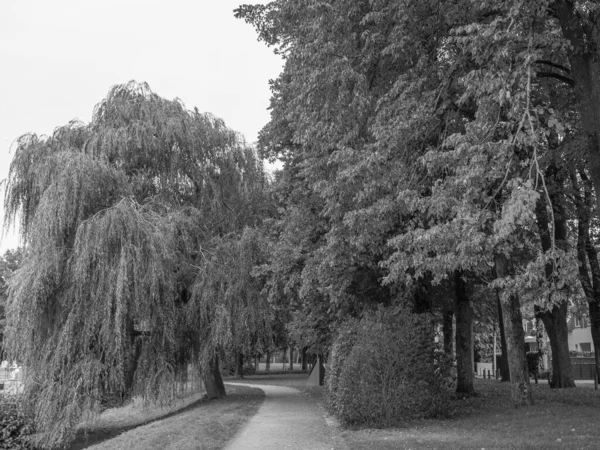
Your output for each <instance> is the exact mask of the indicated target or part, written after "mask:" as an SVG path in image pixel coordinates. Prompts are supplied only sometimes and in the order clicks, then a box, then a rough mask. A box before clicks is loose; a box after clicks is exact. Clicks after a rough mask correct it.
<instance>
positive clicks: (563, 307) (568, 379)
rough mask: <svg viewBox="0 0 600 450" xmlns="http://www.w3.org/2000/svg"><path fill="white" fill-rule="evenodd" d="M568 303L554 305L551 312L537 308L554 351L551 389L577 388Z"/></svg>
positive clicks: (537, 313) (537, 314)
mask: <svg viewBox="0 0 600 450" xmlns="http://www.w3.org/2000/svg"><path fill="white" fill-rule="evenodd" d="M567 311H568V304H567V302H561V303H560V304H559V305H554V307H553V308H552V309H551V310H547V311H541V310H540V309H539V308H538V307H536V312H535V314H536V316H538V317H539V318H540V319H542V322H543V323H544V328H546V333H547V334H548V337H549V338H550V348H551V349H552V378H551V379H550V387H551V388H570V387H575V380H574V378H573V368H572V366H571V355H570V354H569V340H568V339H569V330H568V328H567Z"/></svg>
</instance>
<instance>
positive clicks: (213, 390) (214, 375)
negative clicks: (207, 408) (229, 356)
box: [202, 355, 226, 398]
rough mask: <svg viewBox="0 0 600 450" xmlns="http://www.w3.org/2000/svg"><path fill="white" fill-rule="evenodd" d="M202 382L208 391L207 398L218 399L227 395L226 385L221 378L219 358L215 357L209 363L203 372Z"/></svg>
mask: <svg viewBox="0 0 600 450" xmlns="http://www.w3.org/2000/svg"><path fill="white" fill-rule="evenodd" d="M202 381H203V382H204V389H205V390H206V397H207V398H217V397H222V396H224V395H226V393H225V385H224V384H223V378H222V377H221V367H220V365H219V357H218V356H217V355H215V356H214V357H213V358H211V360H210V361H209V362H208V367H205V368H204V370H203V371H202Z"/></svg>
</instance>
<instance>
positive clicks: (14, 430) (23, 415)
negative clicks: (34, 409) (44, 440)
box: [0, 394, 35, 450]
mask: <svg viewBox="0 0 600 450" xmlns="http://www.w3.org/2000/svg"><path fill="white" fill-rule="evenodd" d="M33 431H34V425H33V416H32V415H30V414H28V413H27V412H26V411H25V409H24V407H23V404H22V403H21V402H20V401H19V397H18V396H15V395H1V394H0V450H8V449H10V450H31V449H34V448H35V447H34V446H33V445H31V444H29V443H28V440H27V437H28V436H29V435H31V434H32V433H33Z"/></svg>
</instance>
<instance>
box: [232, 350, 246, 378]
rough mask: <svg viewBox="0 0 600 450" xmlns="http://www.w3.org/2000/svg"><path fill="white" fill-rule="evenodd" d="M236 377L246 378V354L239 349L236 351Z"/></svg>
mask: <svg viewBox="0 0 600 450" xmlns="http://www.w3.org/2000/svg"><path fill="white" fill-rule="evenodd" d="M234 376H235V378H244V354H243V353H242V352H240V351H239V350H238V351H236V352H235V375H234Z"/></svg>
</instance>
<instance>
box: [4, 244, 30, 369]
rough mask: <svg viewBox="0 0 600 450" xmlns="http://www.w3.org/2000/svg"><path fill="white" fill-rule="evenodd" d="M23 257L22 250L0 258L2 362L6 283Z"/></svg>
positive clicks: (9, 252)
mask: <svg viewBox="0 0 600 450" xmlns="http://www.w3.org/2000/svg"><path fill="white" fill-rule="evenodd" d="M24 256H25V250H24V249H22V248H19V249H16V250H7V251H6V252H5V253H4V255H2V256H0V360H3V359H4V358H3V351H2V343H3V341H4V328H5V327H6V306H7V301H8V281H9V279H10V278H11V277H12V275H13V274H14V273H15V271H16V270H17V269H18V268H19V267H20V265H21V262H22V260H23V258H24Z"/></svg>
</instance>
